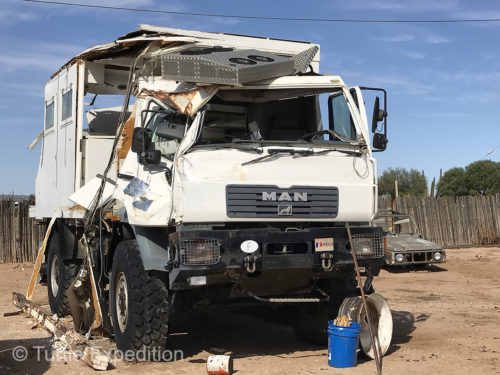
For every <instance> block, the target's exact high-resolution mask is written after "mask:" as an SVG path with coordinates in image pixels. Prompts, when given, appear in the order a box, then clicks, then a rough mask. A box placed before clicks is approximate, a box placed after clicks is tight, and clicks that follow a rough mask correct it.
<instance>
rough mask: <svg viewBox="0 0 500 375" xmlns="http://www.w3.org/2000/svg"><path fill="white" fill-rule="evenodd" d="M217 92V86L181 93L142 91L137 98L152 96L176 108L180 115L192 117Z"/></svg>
mask: <svg viewBox="0 0 500 375" xmlns="http://www.w3.org/2000/svg"><path fill="white" fill-rule="evenodd" d="M217 90H218V87H217V86H206V87H199V88H198V89H195V90H191V91H183V92H166V91H162V90H148V89H142V91H141V94H140V95H139V96H152V97H154V98H156V99H158V100H161V101H162V102H164V103H166V104H167V105H169V106H171V107H174V108H176V109H177V110H178V111H179V112H180V113H182V114H185V115H189V116H191V117H193V116H194V115H195V114H196V112H198V111H199V109H200V108H201V107H203V106H204V105H205V103H206V102H208V101H209V100H210V98H212V96H214V95H215V93H216V92H217Z"/></svg>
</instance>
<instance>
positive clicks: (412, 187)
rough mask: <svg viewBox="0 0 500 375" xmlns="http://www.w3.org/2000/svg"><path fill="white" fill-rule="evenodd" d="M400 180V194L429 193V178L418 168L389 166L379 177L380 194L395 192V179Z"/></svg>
mask: <svg viewBox="0 0 500 375" xmlns="http://www.w3.org/2000/svg"><path fill="white" fill-rule="evenodd" d="M395 180H398V191H399V195H424V196H425V195H427V178H426V177H425V174H424V172H423V171H422V172H419V171H417V170H416V169H410V170H408V169H406V168H400V167H397V168H389V169H387V170H386V171H384V173H382V175H381V176H380V177H379V179H378V191H379V193H380V194H395V188H394V181H395Z"/></svg>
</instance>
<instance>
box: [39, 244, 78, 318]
mask: <svg viewBox="0 0 500 375" xmlns="http://www.w3.org/2000/svg"><path fill="white" fill-rule="evenodd" d="M54 261H56V262H57V270H56V271H55V274H56V275H57V281H56V282H57V284H58V287H57V291H56V292H55V291H54V290H53V287H52V277H53V276H52V274H53V272H52V271H53V270H52V268H53V266H54ZM80 264H81V263H80V262H78V261H71V260H64V259H63V256H62V253H61V251H60V249H59V248H58V247H57V246H50V247H49V252H48V256H47V294H48V295H49V305H50V309H51V310H52V312H53V313H55V314H57V315H58V316H66V315H69V314H71V309H70V307H69V303H68V296H67V291H68V289H69V287H70V285H71V283H72V282H73V281H74V280H75V277H76V275H77V274H78V270H79V269H80Z"/></svg>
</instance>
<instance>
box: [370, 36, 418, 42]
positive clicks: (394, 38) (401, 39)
mask: <svg viewBox="0 0 500 375" xmlns="http://www.w3.org/2000/svg"><path fill="white" fill-rule="evenodd" d="M373 39H374V40H378V41H381V42H389V43H402V42H410V41H412V40H415V35H412V34H398V35H392V36H381V37H376V38H373Z"/></svg>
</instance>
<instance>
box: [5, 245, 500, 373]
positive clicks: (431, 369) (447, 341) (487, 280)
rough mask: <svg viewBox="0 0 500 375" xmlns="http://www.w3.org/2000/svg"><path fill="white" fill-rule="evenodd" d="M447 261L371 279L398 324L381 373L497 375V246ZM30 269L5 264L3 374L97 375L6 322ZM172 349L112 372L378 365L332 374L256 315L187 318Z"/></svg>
mask: <svg viewBox="0 0 500 375" xmlns="http://www.w3.org/2000/svg"><path fill="white" fill-rule="evenodd" d="M447 254H448V262H447V263H446V264H444V265H443V266H442V267H433V268H432V269H431V270H423V269H410V270H408V269H406V270H389V271H388V270H383V271H382V272H381V275H380V277H378V278H377V279H376V280H375V281H374V286H375V289H376V290H377V292H378V293H381V294H382V295H384V296H385V297H386V298H387V300H388V301H389V304H390V306H391V309H392V313H393V318H394V336H393V340H392V345H391V348H390V349H389V352H388V354H387V355H386V356H385V357H384V362H383V373H384V374H405V375H410V374H467V375H472V374H500V288H499V286H500V285H499V280H500V276H499V274H500V248H478V249H453V250H448V251H447ZM31 269H32V268H31V265H27V264H24V265H15V264H2V265H0V374H45V373H46V374H64V375H70V374H91V373H93V374H95V372H94V371H93V370H91V369H90V368H88V367H86V366H85V365H84V364H83V363H81V362H78V361H72V360H66V361H65V360H63V359H60V360H58V359H54V360H52V361H46V360H45V358H44V357H45V350H42V349H36V348H33V347H34V346H44V347H46V348H47V349H46V350H47V352H48V355H47V356H48V357H49V359H50V352H51V349H50V348H51V340H50V336H49V334H47V333H46V332H45V331H44V330H43V329H41V328H36V326H35V325H34V324H33V322H32V321H31V320H30V319H28V318H26V317H24V316H23V315H18V316H11V317H3V313H5V312H12V311H15V310H16V309H15V307H14V306H13V305H12V304H11V292H12V291H19V292H22V293H24V292H25V289H26V286H27V284H28V279H29V277H30V275H31ZM34 300H35V302H38V303H46V288H45V287H44V286H40V285H39V286H37V288H36V291H35V297H34ZM33 327H35V328H33ZM186 329H188V330H186ZM170 343H171V345H172V346H173V347H174V348H175V349H178V350H183V351H184V359H183V360H179V361H176V362H169V363H132V364H131V363H124V362H119V363H116V364H115V366H114V367H113V368H112V369H111V370H109V371H108V373H109V374H112V375H114V374H136V373H149V374H204V373H206V371H205V361H206V359H207V357H208V356H209V355H210V354H224V353H231V354H232V355H233V358H234V370H235V371H234V373H237V374H238V375H244V374H346V375H350V374H376V368H375V363H374V361H367V360H365V359H363V358H361V357H360V358H358V365H357V367H355V368H350V369H334V368H330V367H328V364H327V354H326V348H317V347H312V346H309V345H306V344H304V343H301V342H300V341H298V340H297V339H296V338H295V337H294V335H293V332H292V330H291V329H290V328H288V327H287V326H285V325H284V324H281V323H279V322H276V321H269V320H266V319H262V318H259V317H256V316H255V315H252V316H249V315H246V314H241V313H228V312H215V313H212V314H209V315H207V316H204V317H203V318H201V317H198V318H196V319H190V321H189V322H187V324H185V327H184V328H182V327H181V329H178V330H177V332H176V333H175V334H174V335H173V336H172V337H171V339H170ZM16 346H24V347H26V348H28V349H29V351H28V360H26V361H23V362H16V361H15V360H14V359H13V351H12V348H14V347H16ZM37 350H38V351H39V352H40V353H41V354H42V356H41V360H40V361H37Z"/></svg>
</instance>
